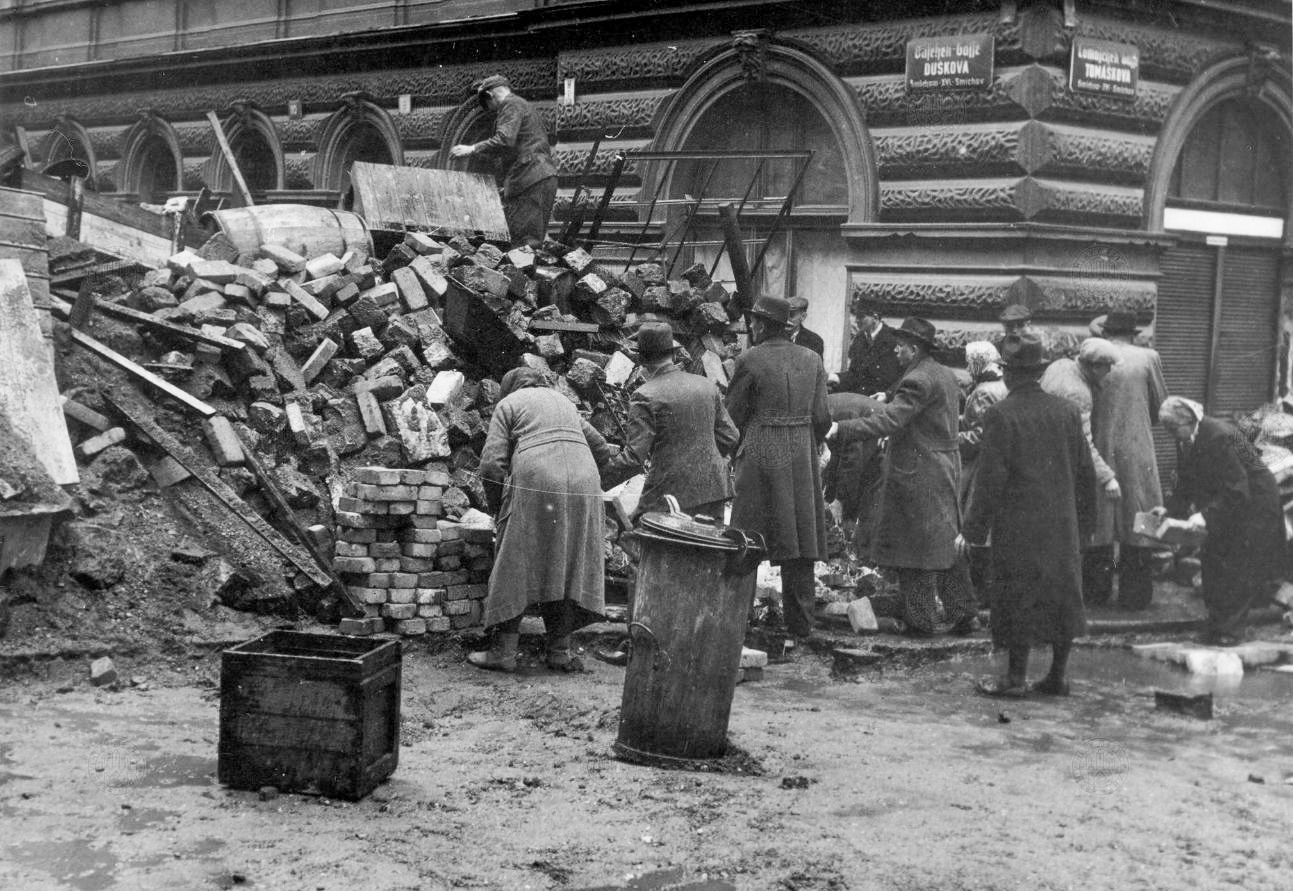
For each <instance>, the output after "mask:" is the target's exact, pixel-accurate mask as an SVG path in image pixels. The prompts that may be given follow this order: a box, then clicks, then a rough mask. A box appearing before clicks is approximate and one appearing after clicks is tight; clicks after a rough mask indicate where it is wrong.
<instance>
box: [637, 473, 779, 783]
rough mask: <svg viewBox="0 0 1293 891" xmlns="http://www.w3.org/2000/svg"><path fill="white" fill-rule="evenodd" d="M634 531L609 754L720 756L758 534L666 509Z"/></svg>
mask: <svg viewBox="0 0 1293 891" xmlns="http://www.w3.org/2000/svg"><path fill="white" fill-rule="evenodd" d="M668 501H669V505H670V512H669V513H648V514H645V515H644V516H643V517H642V520H641V522H640V525H639V528H638V530H637V533H636V534H637V537H638V540H639V541H640V542H641V552H642V557H641V562H640V564H639V566H638V574H637V586H636V588H635V590H634V595H633V610H632V616H631V619H630V622H629V641H630V645H629V662H628V668H627V669H626V671H625V676H624V697H623V700H622V702H621V705H620V726H619V737H618V739H617V740H616V742H615V745H614V751H615V754H616V756H617V757H619V758H621V759H623V760H625V761H633V762H636V763H644V764H671V763H675V762H686V761H689V760H703V759H709V758H717V757H720V756H722V755H723V754H724V753H725V752H726V750H727V724H728V718H729V717H730V715H731V710H732V694H733V692H734V689H735V686H736V675H737V672H738V671H739V670H740V660H741V644H742V641H743V640H744V637H745V627H746V624H747V623H748V621H749V612H750V604H751V599H752V596H753V584H754V570H755V569H756V568H757V567H758V565H759V561H760V560H762V559H763V554H764V545H763V539H762V537H761V536H760V535H758V534H757V533H754V534H749V533H745V532H742V531H741V530H739V529H731V528H724V527H723V526H722V525H720V524H719V523H717V522H715V521H714V520H711V519H709V518H703V517H701V518H693V517H690V516H688V515H687V514H684V513H681V512H679V511H678V509H677V506H678V505H677V502H676V501H674V500H673V499H672V498H669V499H668Z"/></svg>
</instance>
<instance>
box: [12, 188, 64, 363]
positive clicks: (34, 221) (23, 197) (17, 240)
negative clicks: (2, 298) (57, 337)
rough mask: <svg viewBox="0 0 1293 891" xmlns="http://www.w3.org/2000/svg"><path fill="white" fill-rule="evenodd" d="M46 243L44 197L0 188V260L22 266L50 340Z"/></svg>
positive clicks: (38, 194)
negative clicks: (15, 261)
mask: <svg viewBox="0 0 1293 891" xmlns="http://www.w3.org/2000/svg"><path fill="white" fill-rule="evenodd" d="M47 240H48V239H47V237H46V235H45V199H44V197H43V196H42V195H41V194H40V193H39V192H28V191H25V190H23V189H7V188H2V187H0V260H17V261H18V262H20V263H21V264H22V271H23V272H24V273H25V274H26V276H27V289H28V290H29V291H31V303H32V306H34V307H35V308H36V318H37V320H38V321H39V323H40V331H41V333H42V334H44V335H45V337H46V338H51V337H53V327H52V324H51V322H50V317H49V252H48V249H47V247H46V242H47Z"/></svg>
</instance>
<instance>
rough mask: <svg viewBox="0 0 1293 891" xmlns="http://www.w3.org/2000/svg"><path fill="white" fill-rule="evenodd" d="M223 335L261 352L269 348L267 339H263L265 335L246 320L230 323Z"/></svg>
mask: <svg viewBox="0 0 1293 891" xmlns="http://www.w3.org/2000/svg"><path fill="white" fill-rule="evenodd" d="M224 336H225V337H228V338H229V339H230V340H237V341H240V342H242V343H245V344H247V345H248V346H250V347H251V348H253V349H256V350H259V351H260V352H262V353H263V352H265V350H267V349H269V341H268V340H266V339H265V335H264V334H261V333H260V329H258V328H257V327H256V326H255V325H250V324H248V323H247V322H237V323H236V324H234V325H231V326H230V327H229V329H228V330H227V331H225V334H224Z"/></svg>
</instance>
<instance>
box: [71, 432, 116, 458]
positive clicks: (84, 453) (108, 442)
mask: <svg viewBox="0 0 1293 891" xmlns="http://www.w3.org/2000/svg"><path fill="white" fill-rule="evenodd" d="M125 440H126V431H125V430H123V429H122V428H120V427H110V428H109V429H107V430H105V431H103V432H102V433H100V434H99V435H98V436H92V437H90V438H89V439H87V440H86V441H85V442H83V443H81V444H80V445H78V446H77V447H76V453H77V454H78V455H80V456H81V458H82V459H89V458H93V457H94V456H95V455H97V454H99V452H102V451H103V450H104V449H106V448H108V446H114V445H116V444H117V443H119V442H125Z"/></svg>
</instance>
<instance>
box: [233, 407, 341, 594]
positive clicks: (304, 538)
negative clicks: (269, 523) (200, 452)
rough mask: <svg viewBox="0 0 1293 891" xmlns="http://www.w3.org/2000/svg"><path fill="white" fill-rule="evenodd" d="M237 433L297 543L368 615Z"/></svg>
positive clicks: (247, 458)
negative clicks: (333, 569) (302, 526)
mask: <svg viewBox="0 0 1293 891" xmlns="http://www.w3.org/2000/svg"><path fill="white" fill-rule="evenodd" d="M234 436H235V437H237V439H238V442H239V444H240V445H242V454H243V466H244V467H246V468H247V469H248V470H250V471H251V475H252V476H254V477H255V478H256V484H257V485H259V486H260V491H261V494H262V495H264V496H265V498H266V500H267V501H268V502H269V506H270V508H271V509H272V510H273V511H274V513H275V514H276V515H277V516H278V518H279V520H281V521H282V522H283V523H284V524H285V525H286V526H287V528H288V531H289V532H291V533H292V537H293V538H295V539H296V540H297V543H298V544H300V545H301V547H303V548H305V549H306V550H307V551H309V552H310V555H311V556H312V557H314V560H315V562H316V563H318V564H319V566H320V567H321V568H322V569H323V571H324V572H326V573H327V574H328V578H329V580H330V581H331V585H329V586H327V587H328V588H329V590H332V591H334V592H336V593H338V594H340V595H341V596H342V597H343V598H344V599H345V600H346V602H348V603H349V604H350V605H351V606H353V607H354V608H355V610H356V611H357V612H356V615H357V616H362V615H364V612H365V611H364V604H363V603H362V602H361V601H359V600H358V599H357V598H356V597H355V595H353V594H351V593H350V589H349V588H347V587H346V584H345V582H343V581H342V580H341V577H340V576H338V575H337V574H336V573H334V572H333V571H332V569H331V562H330V561H329V560H328V557H327V556H326V555H325V554H323V553H321V552H320V550H319V547H318V545H317V544H316V543H315V541H314V540H313V539H312V538H311V537H310V536H309V535H308V534H307V533H306V531H305V530H304V529H302V528H301V524H300V523H298V522H297V520H296V514H295V513H293V512H292V508H291V507H290V506H289V505H288V503H287V499H286V498H284V497H283V493H282V491H281V490H280V489H279V488H278V484H277V483H275V482H274V479H273V477H271V476H270V475H269V474H268V473H266V472H265V466H264V465H263V464H261V463H260V458H259V457H257V455H256V450H255V449H253V448H252V447H251V446H250V445H249V444H248V443H247V441H246V440H244V439H243V438H242V437H241V436H239V435H238V431H237V430H235V431H234ZM311 578H313V576H311Z"/></svg>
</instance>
